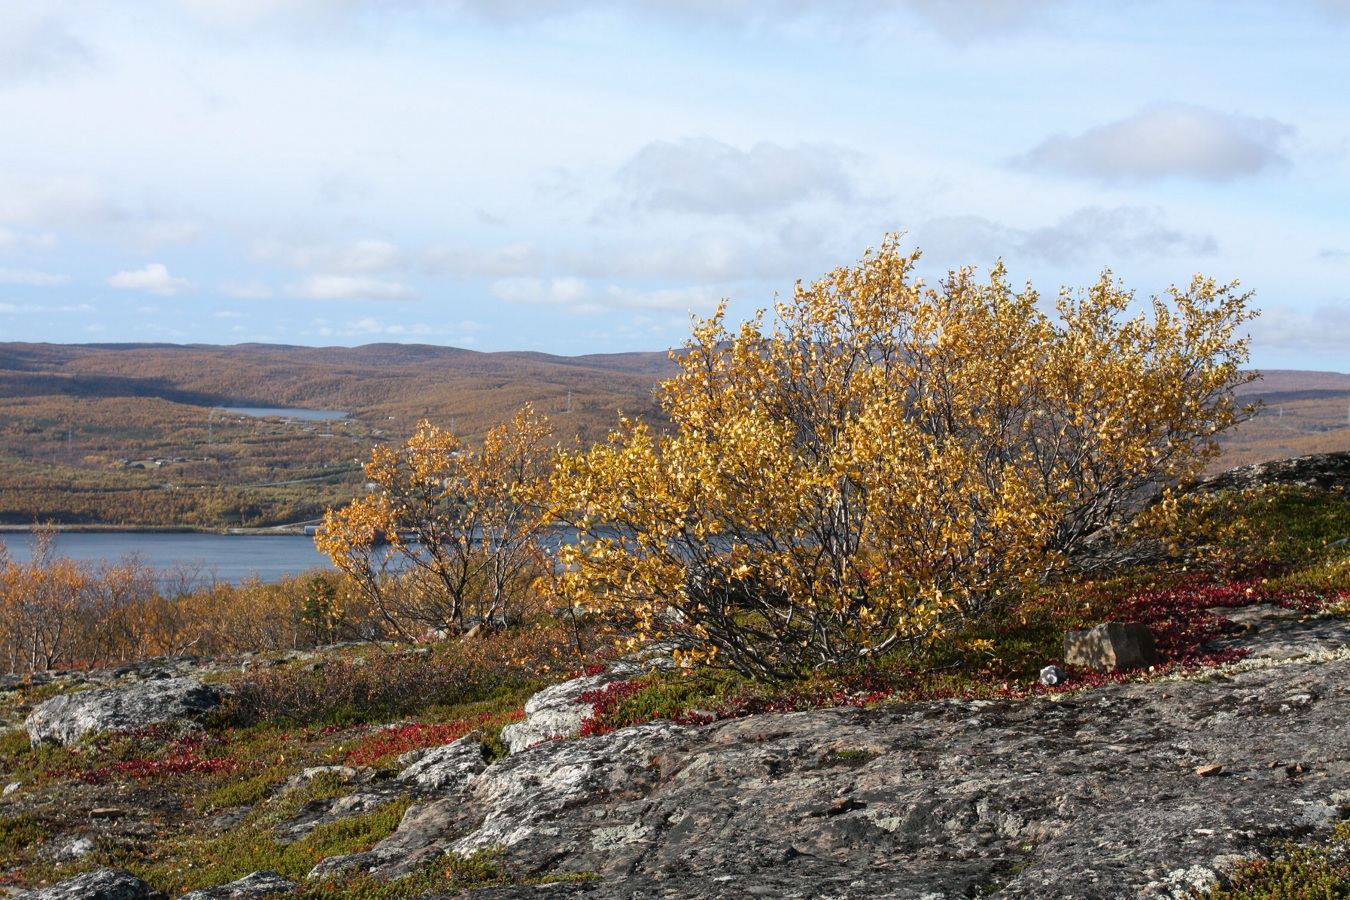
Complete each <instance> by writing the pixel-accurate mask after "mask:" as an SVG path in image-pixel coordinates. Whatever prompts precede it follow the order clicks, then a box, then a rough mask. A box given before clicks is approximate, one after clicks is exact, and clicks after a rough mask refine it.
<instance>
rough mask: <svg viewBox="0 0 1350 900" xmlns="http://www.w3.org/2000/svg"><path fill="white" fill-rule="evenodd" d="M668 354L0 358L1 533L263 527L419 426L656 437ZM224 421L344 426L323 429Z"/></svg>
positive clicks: (266, 349)
mask: <svg viewBox="0 0 1350 900" xmlns="http://www.w3.org/2000/svg"><path fill="white" fill-rule="evenodd" d="M675 370H676V364H675V363H674V362H673V361H672V360H671V359H670V358H669V356H668V355H667V354H665V353H624V354H615V355H597V356H585V357H575V358H565V357H555V356H548V355H545V354H539V353H479V352H476V351H473V350H461V349H456V348H453V347H430V346H419V345H407V344H371V345H367V346H364V347H354V348H345V347H317V348H316V347H290V346H278V345H265V344H241V345H238V346H211V345H188V346H180V345H172V344H82V345H57V344H14V343H11V344H0V524H6V523H8V524H16V525H19V524H31V523H32V522H34V521H36V520H42V521H56V522H61V523H66V524H119V525H127V526H136V527H148V526H191V527H223V526H240V525H246V526H262V525H276V524H283V523H291V524H293V523H296V522H301V521H310V520H313V519H314V518H315V517H316V516H318V515H320V514H322V512H323V510H324V509H325V508H326V507H328V506H331V505H337V504H342V503H345V502H347V501H348V500H350V499H351V498H352V497H353V496H355V495H356V494H357V493H359V492H360V491H361V485H362V483H363V481H364V476H363V474H362V471H361V463H362V462H363V461H364V460H366V459H368V458H369V456H370V451H371V448H372V447H373V446H374V445H375V444H377V443H399V442H401V441H402V440H403V439H404V438H406V437H407V436H408V435H410V434H411V433H412V430H413V429H414V428H415V427H416V423H417V421H418V420H419V419H424V418H425V419H429V420H431V421H432V422H433V423H434V424H437V425H440V426H442V427H448V428H451V429H453V430H454V431H455V432H456V433H457V434H459V435H460V436H461V437H464V438H466V439H468V440H469V441H475V440H478V439H480V438H481V437H482V436H483V434H484V433H485V432H486V431H487V430H488V429H489V428H491V427H492V426H493V425H495V424H497V423H498V422H500V421H503V420H505V419H507V418H509V417H510V416H511V415H512V414H514V413H515V411H516V410H518V409H519V408H520V407H521V406H523V405H524V404H526V403H531V404H533V405H534V407H535V409H536V410H537V411H539V412H541V413H543V414H545V415H547V416H548V417H549V418H550V419H551V420H552V421H553V423H554V426H555V429H556V435H557V438H558V440H559V441H561V442H564V443H573V442H579V443H580V444H583V445H584V444H590V443H593V442H595V441H597V440H600V439H601V438H603V437H604V436H605V435H606V434H607V433H608V432H609V430H610V429H611V428H613V427H614V425H615V423H616V422H617V420H618V416H619V413H620V412H623V413H624V414H627V415H631V416H638V417H641V418H644V419H647V420H648V421H652V422H654V423H656V424H657V425H658V427H659V425H660V424H661V422H662V414H661V410H660V407H659V405H658V404H657V402H656V398H655V395H654V393H653V391H654V389H655V388H656V386H657V384H658V382H659V381H660V380H661V379H663V378H666V377H668V376H669V375H671V374H672V373H673V372H674V371H675ZM221 407H283V408H292V409H321V410H331V411H341V412H345V413H348V414H349V416H348V418H347V419H346V420H343V421H342V422H340V423H336V424H316V423H313V422H304V421H288V420H286V419H285V418H278V419H266V420H259V419H247V418H243V417H240V416H238V415H227V414H225V413H223V412H222V411H221V409H220V408H221Z"/></svg>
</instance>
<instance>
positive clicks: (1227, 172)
mask: <svg viewBox="0 0 1350 900" xmlns="http://www.w3.org/2000/svg"><path fill="white" fill-rule="evenodd" d="M1293 133H1294V129H1293V127H1292V126H1290V125H1286V124H1285V123H1283V122H1280V121H1278V120H1276V119H1272V118H1269V117H1266V118H1258V117H1256V116H1247V115H1242V114H1240V113H1221V112H1216V111H1215V110H1211V109H1205V108H1203V107H1199V106H1189V105H1184V104H1166V105H1159V106H1153V107H1149V108H1148V109H1145V110H1143V111H1142V112H1139V113H1137V114H1136V115H1133V116H1131V117H1129V118H1127V119H1121V120H1120V121H1118V122H1111V123H1108V124H1106V125H1100V126H1098V127H1096V128H1090V129H1088V130H1087V131H1085V132H1083V133H1082V134H1079V135H1076V136H1072V137H1071V136H1068V135H1057V136H1055V137H1052V138H1050V139H1049V140H1046V141H1044V142H1043V143H1041V144H1040V145H1038V146H1036V147H1034V148H1032V149H1031V150H1030V151H1029V152H1028V153H1026V154H1025V155H1023V156H1021V157H1019V158H1018V159H1016V160H1014V164H1015V165H1018V166H1023V167H1026V168H1032V169H1042V170H1046V171H1052V172H1065V173H1067V174H1070V175H1077V176H1083V177H1088V178H1096V179H1100V180H1103V181H1129V180H1151V179H1159V178H1168V177H1182V178H1198V179H1201V180H1203V181H1215V182H1223V181H1231V180H1233V179H1235V178H1241V177H1244V176H1250V175H1257V174H1259V173H1261V172H1263V171H1266V170H1269V169H1278V168H1283V167H1286V166H1288V165H1289V160H1288V158H1287V157H1286V156H1285V154H1284V145H1285V144H1286V142H1287V141H1288V140H1289V138H1290V137H1291V136H1292V135H1293Z"/></svg>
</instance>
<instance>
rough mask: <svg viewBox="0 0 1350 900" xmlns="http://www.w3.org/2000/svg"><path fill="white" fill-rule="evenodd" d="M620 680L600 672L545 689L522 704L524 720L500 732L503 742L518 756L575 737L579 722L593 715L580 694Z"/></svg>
mask: <svg viewBox="0 0 1350 900" xmlns="http://www.w3.org/2000/svg"><path fill="white" fill-rule="evenodd" d="M623 680H625V676H621V675H615V674H612V673H609V672H602V673H600V674H599V675H587V676H585V677H582V678H573V679H572V680H571V681H564V682H562V683H561V684H555V685H553V686H552V687H547V688H545V689H544V690H542V691H540V692H539V693H537V694H535V695H534V696H533V697H531V698H530V700H529V702H527V703H526V704H525V721H523V722H516V723H514V724H512V725H507V726H506V727H505V728H503V729H502V741H503V742H504V743H505V744H506V745H507V746H508V747H510V748H511V752H512V753H519V752H520V751H521V750H524V749H526V748H528V747H533V746H534V745H535V744H540V743H543V742H544V741H552V740H556V739H557V738H570V737H576V736H577V735H578V734H580V733H581V726H582V723H583V722H585V721H586V720H587V719H589V718H591V717H592V715H594V708H593V706H592V705H591V704H589V703H582V702H581V695H582V694H585V693H587V692H588V691H598V690H601V689H602V688H605V687H607V686H609V685H611V684H613V683H614V682H616V681H623Z"/></svg>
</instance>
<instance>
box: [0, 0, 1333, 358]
mask: <svg viewBox="0 0 1350 900" xmlns="http://www.w3.org/2000/svg"><path fill="white" fill-rule="evenodd" d="M1347 46H1350V0H1284V2H1273V0H1271V2H1244V0H1225V2H1202V0H757V2H748V0H442V2H417V0H119V2H117V3H106V2H98V0H26V2H0V122H2V123H3V128H2V129H0V340H6V341H53V342H63V343H85V342H100V343H102V342H123V341H164V342H173V343H218V344H230V343H240V342H245V341H264V342H273V343H291V344H311V345H356V344H363V343H371V342H375V341H402V342H419V343H431V344H447V345H453V346H463V347H472V348H476V349H481V350H541V351H545V352H550V353H560V354H568V355H571V354H581V353H592V352H618V351H627V350H661V349H665V348H668V347H671V346H676V345H679V344H680V343H681V342H683V340H684V339H685V337H686V336H687V335H688V333H689V324H690V319H689V317H690V315H691V314H695V315H706V314H708V313H710V312H711V311H712V310H713V309H714V308H715V306H716V303H717V302H718V300H719V299H720V298H723V297H726V298H730V310H731V315H732V317H733V318H741V317H745V316H749V315H750V314H752V313H753V312H754V311H755V310H756V309H759V308H763V307H768V306H771V305H772V303H773V300H774V296H775V293H778V294H788V293H790V292H791V290H792V287H793V284H794V283H795V281H796V280H797V279H804V280H807V281H809V280H811V279H813V278H815V277H818V276H819V275H821V274H823V273H824V272H826V271H827V270H829V269H830V268H832V267H834V266H836V265H843V264H849V263H851V262H854V261H856V260H857V258H858V257H859V256H860V255H861V254H862V253H863V252H864V251H865V250H866V249H867V248H868V247H871V246H876V245H878V244H879V243H880V242H881V241H882V239H883V238H884V236H885V235H886V234H887V233H888V232H896V231H903V232H905V235H906V236H905V238H904V240H905V242H906V243H907V244H908V245H910V246H915V247H918V248H921V249H922V250H923V252H924V256H923V265H922V269H923V273H924V275H925V277H926V278H927V279H929V280H931V281H935V280H938V279H940V278H941V277H942V275H943V274H944V273H945V272H946V271H947V270H949V269H951V268H953V267H956V266H961V265H973V266H977V267H979V268H981V269H985V268H987V267H988V266H989V265H991V264H992V263H993V262H994V261H995V260H997V259H999V258H1002V259H1003V260H1004V261H1005V263H1006V265H1007V266H1008V268H1009V271H1010V274H1011V276H1012V278H1013V280H1014V281H1015V282H1018V283H1020V282H1025V281H1030V282H1032V283H1033V284H1034V285H1035V287H1036V288H1037V289H1039V290H1040V291H1041V292H1042V293H1043V294H1046V295H1051V296H1053V294H1054V293H1055V291H1056V290H1057V289H1058V288H1059V287H1060V286H1061V285H1067V286H1070V287H1078V286H1085V285H1088V284H1090V283H1092V282H1093V281H1095V280H1096V278H1097V277H1098V275H1099V274H1100V273H1101V271H1102V270H1103V269H1104V268H1110V269H1111V270H1112V271H1113V272H1114V273H1115V274H1116V276H1117V277H1118V278H1120V279H1121V280H1122V281H1124V283H1125V284H1126V285H1127V286H1129V287H1131V288H1133V289H1135V290H1136V291H1138V292H1139V294H1140V295H1141V296H1147V295H1150V294H1152V293H1156V292H1160V291H1163V290H1165V289H1166V288H1167V287H1168V286H1169V285H1171V284H1174V283H1175V284H1185V283H1187V282H1189V280H1190V278H1191V276H1192V275H1193V274H1195V273H1196V272H1203V273H1204V274H1206V275H1209V276H1212V277H1215V278H1218V279H1220V280H1222V281H1229V280H1233V279H1240V280H1241V281H1242V284H1243V286H1244V287H1245V288H1248V289H1251V290H1254V291H1255V292H1256V305H1257V306H1259V307H1260V308H1261V309H1262V310H1263V311H1264V313H1263V315H1262V317H1261V318H1260V319H1259V320H1257V321H1256V322H1254V323H1252V325H1251V335H1252V339H1253V340H1252V356H1253V362H1254V363H1255V364H1256V365H1258V366H1261V367H1264V368H1304V369H1324V370H1333V371H1342V372H1345V371H1350V349H1348V348H1350V90H1347V89H1346V87H1345V86H1346V85H1348V84H1350V53H1347V52H1346V51H1345V48H1346V47H1347Z"/></svg>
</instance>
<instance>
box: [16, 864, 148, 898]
mask: <svg viewBox="0 0 1350 900" xmlns="http://www.w3.org/2000/svg"><path fill="white" fill-rule="evenodd" d="M163 896H164V895H163V894H162V893H159V892H157V891H152V890H150V885H148V884H146V883H145V882H144V881H142V880H141V879H139V878H137V877H136V876H135V875H132V874H131V873H130V872H125V871H123V870H122V869H95V870H94V871H92V872H85V873H83V874H81V875H76V876H75V877H74V878H72V879H70V880H69V881H62V882H61V883H59V884H54V885H52V886H51V887H45V888H42V889H40V890H36V891H28V892H27V893H23V894H19V895H18V897H16V898H14V900H156V898H163Z"/></svg>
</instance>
